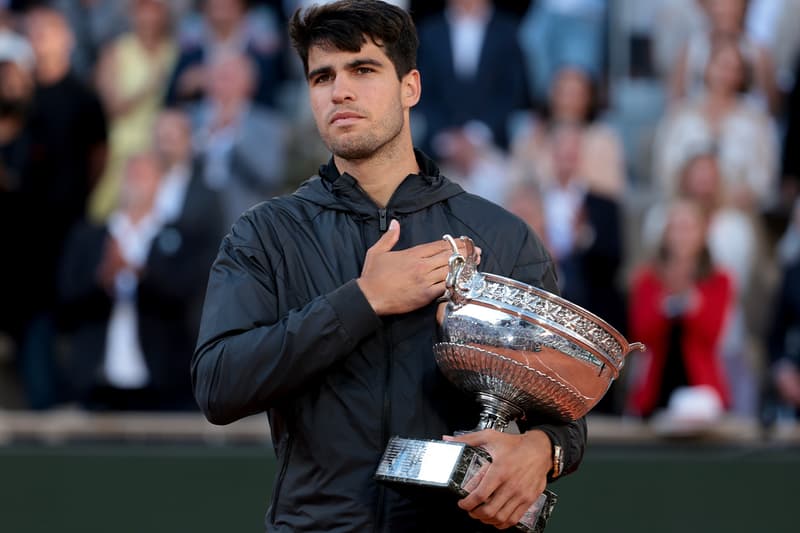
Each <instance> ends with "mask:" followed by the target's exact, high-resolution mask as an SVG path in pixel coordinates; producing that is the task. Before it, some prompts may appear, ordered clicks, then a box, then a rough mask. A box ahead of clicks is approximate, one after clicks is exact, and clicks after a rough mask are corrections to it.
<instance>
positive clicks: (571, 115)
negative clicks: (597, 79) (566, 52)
mask: <svg viewBox="0 0 800 533" xmlns="http://www.w3.org/2000/svg"><path fill="white" fill-rule="evenodd" d="M590 100H591V84H590V82H589V78H587V77H586V74H584V73H583V72H581V71H580V70H577V69H572V68H565V69H562V70H561V71H559V73H558V74H557V75H556V78H555V81H554V83H553V88H552V93H551V101H552V107H553V118H555V119H556V120H559V121H563V122H583V121H585V120H586V115H587V114H588V112H589V103H590Z"/></svg>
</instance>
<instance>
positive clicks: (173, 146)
mask: <svg viewBox="0 0 800 533" xmlns="http://www.w3.org/2000/svg"><path fill="white" fill-rule="evenodd" d="M191 135H192V134H191V129H190V125H189V120H188V119H187V118H186V115H184V114H183V113H181V112H179V111H165V112H163V113H162V114H161V116H159V117H158V121H157V122H156V128H155V144H156V146H155V149H156V150H157V151H158V153H159V155H160V156H161V157H162V158H163V159H164V160H165V161H166V162H168V163H174V162H178V161H185V160H186V159H187V158H188V157H189V154H190V152H191V147H192V137H191Z"/></svg>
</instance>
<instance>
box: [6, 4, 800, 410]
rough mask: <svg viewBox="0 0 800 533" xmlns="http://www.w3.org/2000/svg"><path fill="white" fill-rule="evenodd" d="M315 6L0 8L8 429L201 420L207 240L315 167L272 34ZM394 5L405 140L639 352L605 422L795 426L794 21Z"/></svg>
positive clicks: (772, 8)
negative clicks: (411, 54) (155, 415)
mask: <svg viewBox="0 0 800 533" xmlns="http://www.w3.org/2000/svg"><path fill="white" fill-rule="evenodd" d="M309 3H311V2H307V1H303V0H272V1H270V0H264V1H246V0H172V1H169V2H167V1H164V0H51V1H49V2H48V1H33V0H29V1H14V0H0V154H1V155H0V218H2V220H0V243H1V244H2V247H3V250H4V254H3V258H4V259H3V261H0V332H1V333H0V336H2V343H0V407H2V406H4V405H5V406H13V407H26V408H31V409H48V408H54V407H59V406H63V405H78V406H80V407H81V408H85V409H95V410H120V409H122V410H132V409H135V410H151V409H152V410H184V409H194V402H193V400H192V397H191V392H190V384H189V373H188V368H189V360H190V358H191V354H192V351H193V347H194V341H195V335H196V328H197V325H198V320H199V312H200V306H201V304H202V299H203V295H204V291H205V282H206V278H207V274H208V269H209V266H210V264H211V262H212V261H213V258H214V257H215V254H216V249H217V246H218V244H219V242H220V239H221V237H222V236H223V235H224V234H225V233H227V232H228V230H229V228H230V226H231V223H232V222H233V221H234V220H235V219H236V218H237V217H238V216H239V214H240V213H242V212H243V211H244V210H246V209H248V208H249V207H250V206H252V205H254V204H256V203H258V202H260V201H263V200H265V199H268V198H270V197H272V196H275V195H278V194H282V193H285V192H289V191H291V190H293V189H294V188H295V187H296V186H297V185H298V184H299V183H300V182H301V181H302V180H304V179H306V178H308V177H310V176H311V175H313V174H314V173H315V172H316V168H317V167H318V165H319V164H320V163H323V162H324V161H326V160H327V158H328V157H329V155H328V154H327V152H326V149H325V147H324V146H322V145H321V142H320V141H319V140H318V138H317V135H316V133H315V128H314V124H313V120H312V118H311V116H310V112H309V110H308V106H307V104H306V98H305V91H306V87H305V80H304V77H303V73H302V67H301V65H300V64H299V61H297V60H296V59H295V58H294V56H293V53H292V51H291V50H290V49H289V47H288V43H287V36H286V21H287V19H288V17H289V16H290V15H291V14H292V13H293V12H294V11H295V10H296V9H298V8H302V6H303V5H306V4H309ZM394 3H397V4H399V5H402V6H403V7H406V8H408V9H410V10H411V13H412V15H413V16H414V18H415V20H416V22H417V25H418V29H419V35H420V50H419V58H418V66H419V69H420V72H421V74H422V79H423V96H422V100H421V102H420V104H419V105H418V106H417V108H415V109H414V111H413V114H412V129H413V134H414V137H415V143H416V144H417V145H418V146H419V147H420V148H421V149H423V150H424V151H426V152H427V153H429V154H430V155H432V156H433V157H434V158H435V159H436V160H437V161H438V162H439V163H440V164H441V166H442V168H443V171H444V173H445V175H447V176H448V177H450V178H451V179H453V180H455V181H457V182H459V183H460V184H461V185H462V186H463V187H464V188H465V189H467V190H468V191H470V192H473V193H476V194H479V195H481V196H484V197H486V198H488V199H490V200H492V201H494V202H496V203H498V204H501V205H504V206H505V207H507V208H508V209H509V210H511V211H512V212H514V213H516V214H517V215H518V216H520V217H521V218H523V219H524V220H526V221H527V222H528V223H529V224H530V225H531V226H532V227H533V228H534V229H535V230H536V231H537V233H538V234H539V235H540V236H541V237H542V239H543V240H544V241H545V243H546V245H547V246H548V248H549V250H550V252H551V254H552V255H553V257H554V259H555V260H556V262H557V266H558V272H559V280H560V286H561V291H562V294H563V295H564V296H565V297H566V298H568V299H570V300H572V301H574V302H576V303H578V304H579V305H582V306H584V307H586V308H587V309H589V310H590V311H592V312H594V313H596V314H598V315H599V316H601V317H602V318H604V319H605V320H607V321H608V322H609V323H610V324H612V325H613V326H614V327H616V328H617V329H618V330H620V331H621V332H622V333H624V334H625V335H626V336H627V337H628V339H630V340H632V341H633V340H635V341H641V342H644V343H645V344H646V345H647V350H646V351H645V352H643V353H635V354H632V355H631V356H630V357H629V359H628V362H627V365H626V368H625V370H624V372H623V374H622V375H621V376H620V378H619V379H618V380H617V381H616V382H615V384H614V385H613V386H612V388H611V390H610V391H609V393H608V394H607V395H606V397H605V398H604V400H603V401H602V403H601V404H600V405H599V406H598V407H597V411H602V412H605V413H610V414H616V415H628V416H636V417H642V418H644V419H650V418H651V417H656V416H658V417H662V419H664V418H663V417H672V419H673V420H676V421H678V422H679V423H680V422H685V423H689V424H691V423H697V422H699V423H705V422H713V421H715V420H718V419H719V417H721V416H724V415H726V414H731V415H736V416H743V417H751V418H759V419H760V420H762V421H764V422H773V421H775V420H778V419H793V417H794V416H795V412H796V410H797V408H798V407H800V208H797V207H796V205H795V204H796V201H797V198H798V195H799V194H800V31H798V30H800V22H797V21H800V0H749V1H748V0H654V1H653V2H645V3H644V4H646V5H647V6H648V7H647V9H643V8H642V7H641V6H642V3H639V2H630V1H625V0H615V1H613V2H612V1H610V0H532V1H514V2H512V1H500V0H497V1H496V2H492V1H491V0H446V1H444V0H442V1H438V2H436V1H434V2H431V1H428V2H423V1H413V0H411V1H409V0H406V1H402V0H401V1H395V2H394ZM637 6H638V8H637ZM797 205H800V204H797ZM3 389H5V391H4V390H3Z"/></svg>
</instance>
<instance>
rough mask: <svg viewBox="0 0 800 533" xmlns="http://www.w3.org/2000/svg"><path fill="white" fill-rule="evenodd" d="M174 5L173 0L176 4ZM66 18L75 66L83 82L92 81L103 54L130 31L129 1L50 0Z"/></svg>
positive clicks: (48, 2)
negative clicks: (71, 37) (98, 61)
mask: <svg viewBox="0 0 800 533" xmlns="http://www.w3.org/2000/svg"><path fill="white" fill-rule="evenodd" d="M173 1H174V0H173ZM38 3H39V4H47V5H49V6H51V7H53V8H55V9H57V10H58V11H59V12H60V13H62V14H63V15H64V17H65V18H66V20H67V23H68V24H69V27H70V28H71V29H72V33H73V39H74V42H73V47H72V65H73V70H74V72H75V74H77V75H78V76H79V77H80V78H81V80H83V81H85V82H89V81H90V80H91V79H92V76H93V73H94V68H95V64H96V63H97V60H98V58H99V56H100V55H101V53H102V50H103V49H104V48H105V47H106V46H108V45H109V44H110V43H111V42H112V41H114V40H115V39H116V38H117V37H118V36H119V35H121V34H122V33H123V32H126V31H128V29H129V21H128V0H124V1H120V0H47V1H45V2H42V1H39V2H38Z"/></svg>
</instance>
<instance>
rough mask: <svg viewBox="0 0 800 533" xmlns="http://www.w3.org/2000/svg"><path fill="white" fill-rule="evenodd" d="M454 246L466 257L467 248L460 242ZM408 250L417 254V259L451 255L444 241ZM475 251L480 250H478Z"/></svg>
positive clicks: (451, 252) (451, 249)
mask: <svg viewBox="0 0 800 533" xmlns="http://www.w3.org/2000/svg"><path fill="white" fill-rule="evenodd" d="M456 244H457V245H458V253H460V254H461V255H463V256H465V257H466V255H467V252H468V251H467V246H466V245H465V244H464V243H463V242H461V241H457V242H456ZM409 249H410V250H415V251H416V252H417V253H418V256H419V257H432V256H435V255H443V256H445V257H448V258H449V257H450V256H451V255H453V248H452V246H450V243H449V242H447V241H444V240H441V241H433V242H427V243H424V244H418V245H417V246H414V247H412V248H409ZM476 249H477V250H480V248H476Z"/></svg>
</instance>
